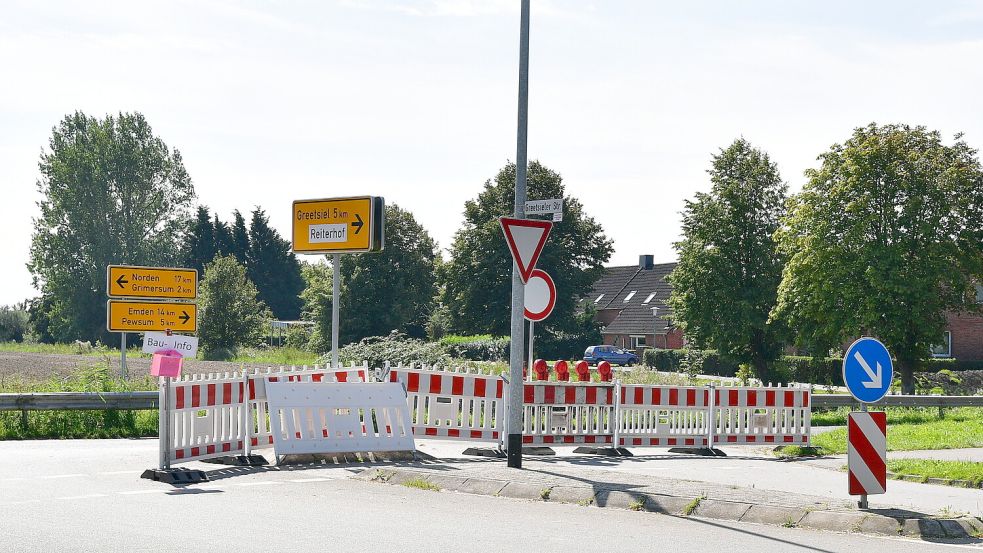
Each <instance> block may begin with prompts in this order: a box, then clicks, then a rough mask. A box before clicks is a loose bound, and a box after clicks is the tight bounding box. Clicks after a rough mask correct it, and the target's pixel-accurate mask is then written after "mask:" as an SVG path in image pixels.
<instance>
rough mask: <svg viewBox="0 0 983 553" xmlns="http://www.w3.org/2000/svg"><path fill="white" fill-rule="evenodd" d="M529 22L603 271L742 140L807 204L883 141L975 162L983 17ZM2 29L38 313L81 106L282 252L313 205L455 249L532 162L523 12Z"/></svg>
mask: <svg viewBox="0 0 983 553" xmlns="http://www.w3.org/2000/svg"><path fill="white" fill-rule="evenodd" d="M532 6H533V7H532V18H531V33H530V34H531V48H530V51H531V53H530V100H529V158H530V159H538V160H540V161H541V162H542V163H543V164H545V165H546V166H548V167H550V168H551V169H554V170H556V171H558V172H559V173H560V174H561V175H562V176H563V179H564V184H565V186H566V191H567V194H568V195H572V196H574V197H576V198H578V199H579V200H580V201H581V202H582V203H583V204H584V205H585V208H586V211H587V213H588V214H590V215H591V216H593V217H594V218H595V219H596V220H597V221H598V222H600V223H601V225H602V226H603V228H604V232H605V234H606V235H607V236H608V237H610V238H611V239H612V240H613V241H614V249H615V252H614V255H613V256H612V259H611V260H610V262H609V264H610V265H627V264H634V263H636V262H637V260H638V256H639V255H642V254H653V255H654V256H655V259H656V261H657V262H668V261H672V260H674V258H675V253H674V250H673V246H672V244H673V242H674V241H676V240H678V239H679V221H680V211H681V210H682V209H683V206H684V200H686V199H687V198H691V197H692V196H693V195H694V194H695V193H697V192H700V191H706V190H708V189H709V186H710V185H709V180H708V177H707V174H706V171H707V169H708V167H709V165H710V161H711V157H712V155H713V154H714V153H715V152H717V151H719V149H721V148H723V147H726V146H727V145H728V144H730V143H731V142H732V141H733V140H735V139H736V138H739V137H744V138H746V139H747V140H749V141H750V142H751V143H752V144H753V145H755V146H756V147H758V148H761V149H763V150H764V151H766V152H767V153H768V154H769V155H770V156H771V158H772V160H773V161H775V162H776V163H777V164H778V168H779V170H780V171H781V174H782V177H783V178H784V179H785V180H786V181H787V182H788V184H789V187H790V190H791V191H792V192H795V191H797V190H799V189H801V187H802V184H803V181H804V177H803V172H804V171H805V170H806V169H808V168H810V167H815V166H816V157H817V156H818V155H819V154H821V153H822V152H823V151H825V150H827V149H828V148H829V147H830V146H831V145H833V144H835V143H841V142H843V141H845V140H846V139H847V138H848V137H849V136H850V133H851V132H852V129H854V128H855V127H858V126H862V125H865V124H867V123H870V122H872V121H873V122H877V123H881V124H885V123H907V124H912V125H925V126H927V127H929V128H931V129H935V130H938V131H940V132H941V133H942V134H943V136H944V137H945V138H946V140H947V141H951V140H952V137H953V135H954V134H956V133H960V132H961V133H965V136H964V139H965V140H966V141H967V142H968V143H969V144H970V145H971V146H973V147H976V148H981V147H983V117H981V115H983V110H981V102H983V100H981V98H983V63H981V62H980V60H983V2H974V1H965V2H960V1H934V2H908V1H865V2H855V1H838V0H824V1H822V2H820V1H814V2H788V1H755V0H745V1H741V2H733V1H723V0H721V1H705V2H678V1H673V2H658V1H628V0H625V1H617V0H608V1H603V2H602V1H587V0H569V1H566V0H532ZM0 11H2V16H0V190H2V192H3V201H0V229H2V231H3V239H2V240H0V259H3V260H4V261H5V263H3V265H2V268H0V305H2V304H10V303H14V302H17V301H21V300H23V299H25V298H28V297H32V296H35V295H37V291H36V290H35V289H34V288H33V286H32V284H31V275H30V273H29V272H28V270H27V268H26V266H25V263H26V262H27V260H28V251H29V247H30V241H31V235H32V230H33V228H32V218H33V217H35V216H37V214H38V207H37V202H38V201H39V200H40V199H41V197H40V194H39V193H38V192H37V184H36V183H37V180H38V178H39V173H38V169H37V164H38V159H39V156H40V154H41V152H42V151H43V150H44V149H45V148H46V147H47V143H48V140H49V138H50V136H51V129H52V127H54V126H55V125H56V124H57V123H58V122H59V121H60V120H61V119H62V118H63V117H64V116H65V115H66V114H69V113H72V112H74V111H76V110H81V111H83V112H85V113H86V114H88V115H90V116H97V117H103V116H105V115H106V114H110V113H113V114H115V113H118V112H133V111H138V112H141V113H143V114H144V115H145V116H146V118H147V119H148V121H149V122H150V124H151V125H152V127H153V130H154V132H155V134H156V135H157V136H159V137H160V138H161V139H163V140H164V141H165V142H166V143H167V144H168V146H170V147H174V148H177V149H178V150H180V151H181V154H182V156H183V157H184V162H185V166H186V167H187V169H188V172H189V173H190V175H191V178H192V180H193V182H194V185H195V189H196V192H197V195H198V200H197V201H198V202H199V203H200V204H202V205H206V206H208V207H209V208H210V209H212V210H214V211H216V212H217V213H218V215H219V217H220V218H222V219H223V220H229V219H231V213H232V211H233V210H235V209H239V210H240V211H242V212H244V213H245V212H248V211H251V210H252V209H253V208H255V207H256V206H259V207H262V208H263V209H264V210H265V211H266V213H267V214H268V215H269V216H270V220H271V223H272V225H273V226H274V227H275V228H277V229H278V230H279V231H280V233H281V234H282V235H284V236H285V237H286V236H289V231H290V205H291V202H292V201H293V200H295V199H303V198H319V197H333V196H349V195H377V196H383V197H385V198H386V202H387V203H390V204H392V203H395V204H398V205H400V206H401V207H403V208H405V209H408V210H409V211H411V212H412V213H413V214H414V215H415V216H416V218H417V220H418V221H420V222H421V223H422V224H423V226H424V227H425V228H427V229H428V231H429V232H430V233H431V235H432V236H433V237H434V238H435V239H436V240H437V242H438V244H439V246H440V247H441V248H447V247H448V246H449V245H450V243H451V241H452V239H453V235H454V232H455V231H456V230H457V229H458V228H459V226H460V224H461V222H462V220H463V216H462V211H463V207H464V202H465V201H466V200H468V199H471V198H474V197H475V196H477V194H478V193H479V192H480V191H481V189H482V186H483V184H484V182H485V181H486V180H487V179H489V178H491V177H493V176H494V175H495V174H496V172H497V171H498V170H499V169H500V168H501V167H502V166H504V165H505V164H506V163H507V162H508V161H510V160H514V159H515V157H516V105H517V77H518V42H519V0H482V1H479V0H405V1H398V0H365V1H358V0H340V1H338V0H336V1H329V0H319V1H309V2H285V1H284V2H273V1H266V2H259V1H254V2H208V1H203V0H194V1H175V0H172V1H167V2H152V1H147V2H105V1H98V0H91V1H88V2H69V1H48V2H35V1H19V0H4V2H3V9H2V10H0ZM560 224H562V223H560ZM503 247H504V245H503ZM444 255H445V257H446V255H447V252H446V251H445V252H444Z"/></svg>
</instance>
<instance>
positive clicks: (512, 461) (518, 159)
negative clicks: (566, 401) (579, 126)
mask: <svg viewBox="0 0 983 553" xmlns="http://www.w3.org/2000/svg"><path fill="white" fill-rule="evenodd" d="M528 131H529V0H522V7H521V10H520V15H519V121H518V130H517V133H516V134H517V139H516V153H515V210H514V212H513V215H514V216H515V218H516V219H524V218H525V216H526V214H525V211H526V210H525V206H526V166H527V164H528V162H527V159H526V155H527V148H526V139H527V136H528ZM524 304H525V290H524V287H523V285H522V278H521V277H520V276H519V268H518V266H517V265H516V264H515V262H514V261H513V263H512V347H511V351H510V354H509V411H508V412H509V420H508V423H509V425H508V436H507V440H506V454H507V457H508V466H509V467H511V468H517V469H519V468H522V410H523V409H522V397H523V387H524V386H525V382H524V380H523V378H522V361H523V360H522V357H523V355H522V354H523V351H524V349H525V348H523V336H522V334H523V317H522V316H523V308H524ZM529 370H530V371H531V370H532V367H529Z"/></svg>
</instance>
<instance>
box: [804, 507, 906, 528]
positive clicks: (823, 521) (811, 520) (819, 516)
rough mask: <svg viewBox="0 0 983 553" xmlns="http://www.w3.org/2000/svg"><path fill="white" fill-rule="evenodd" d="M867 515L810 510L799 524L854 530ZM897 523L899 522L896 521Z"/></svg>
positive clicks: (810, 526) (807, 526)
mask: <svg viewBox="0 0 983 553" xmlns="http://www.w3.org/2000/svg"><path fill="white" fill-rule="evenodd" d="M866 516H867V515H866V514H864V513H861V512H859V511H857V512H853V513H850V512H836V511H809V512H808V513H806V516H804V517H802V520H800V521H799V523H798V526H802V527H803V528H812V529H814V530H829V531H831V532H852V531H854V530H855V529H857V528H859V527H860V525H861V524H862V523H863V520H864V518H865V517H866ZM895 525H897V523H896V522H895Z"/></svg>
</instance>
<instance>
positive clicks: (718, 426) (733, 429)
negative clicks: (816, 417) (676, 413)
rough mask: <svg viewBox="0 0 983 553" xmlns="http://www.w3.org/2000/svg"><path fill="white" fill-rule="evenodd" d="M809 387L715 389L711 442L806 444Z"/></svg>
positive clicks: (722, 443) (807, 435)
mask: <svg viewBox="0 0 983 553" xmlns="http://www.w3.org/2000/svg"><path fill="white" fill-rule="evenodd" d="M809 394H810V392H809V389H808V388H792V387H783V388H730V387H724V388H717V389H716V390H714V396H715V400H716V401H715V402H714V403H715V406H714V413H713V421H714V443H715V444H718V445H726V444H762V443H764V444H770V443H775V444H796V445H805V444H808V443H809V436H810V433H811V424H812V418H811V409H810V407H809Z"/></svg>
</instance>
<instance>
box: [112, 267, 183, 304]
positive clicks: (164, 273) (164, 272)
mask: <svg viewBox="0 0 983 553" xmlns="http://www.w3.org/2000/svg"><path fill="white" fill-rule="evenodd" d="M106 294H107V295H108V296H110V297H114V298H169V299H188V300H193V299H195V298H196V297H198V271H197V270H195V269H176V268H169V267H134V266H129V265H109V266H108V267H106Z"/></svg>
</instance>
